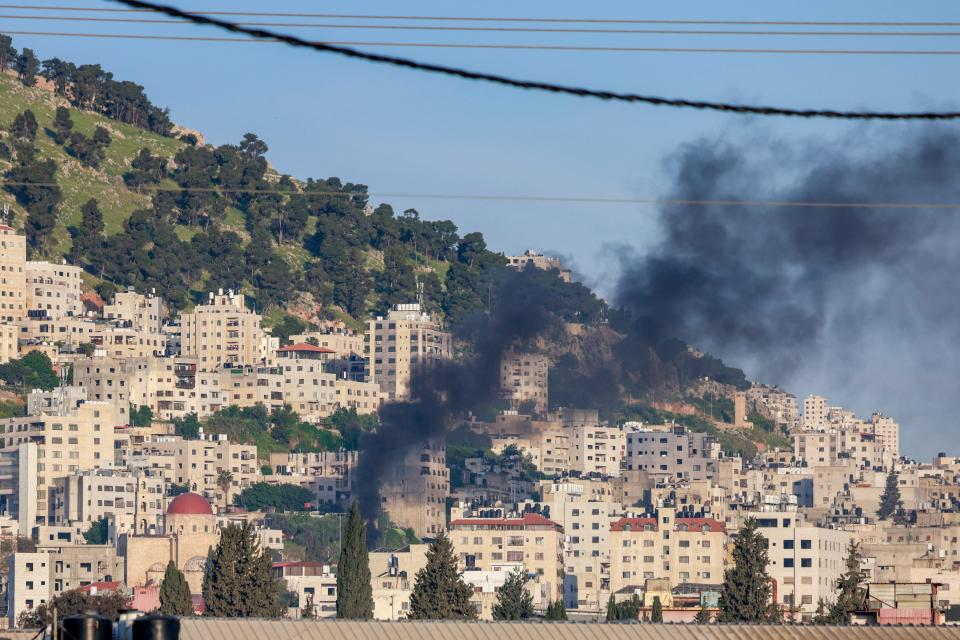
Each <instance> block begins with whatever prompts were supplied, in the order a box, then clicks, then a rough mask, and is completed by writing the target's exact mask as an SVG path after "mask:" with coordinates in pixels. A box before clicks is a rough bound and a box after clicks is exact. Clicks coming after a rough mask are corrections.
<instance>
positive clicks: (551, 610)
mask: <svg viewBox="0 0 960 640" xmlns="http://www.w3.org/2000/svg"><path fill="white" fill-rule="evenodd" d="M544 618H546V619H547V620H566V619H567V607H566V605H565V604H564V603H563V598H559V599H558V600H555V601H551V602H550V604H548V605H547V612H546V614H545V615H544Z"/></svg>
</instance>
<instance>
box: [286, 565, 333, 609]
mask: <svg viewBox="0 0 960 640" xmlns="http://www.w3.org/2000/svg"><path fill="white" fill-rule="evenodd" d="M273 575H274V577H275V578H278V579H280V580H283V581H285V582H286V585H287V592H289V593H295V594H297V609H299V610H300V611H303V609H304V608H306V607H307V606H311V605H312V606H313V612H314V617H315V618H316V619H319V620H332V619H333V618H336V617H337V575H336V574H335V573H333V571H331V570H330V565H328V564H324V563H322V562H309V561H300V562H274V563H273ZM297 613H298V614H299V611H298V612H297Z"/></svg>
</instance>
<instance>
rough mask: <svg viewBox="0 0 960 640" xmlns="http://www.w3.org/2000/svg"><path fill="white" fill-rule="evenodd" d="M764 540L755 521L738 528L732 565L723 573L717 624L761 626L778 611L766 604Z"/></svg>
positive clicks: (767, 590) (766, 576) (772, 604)
mask: <svg viewBox="0 0 960 640" xmlns="http://www.w3.org/2000/svg"><path fill="white" fill-rule="evenodd" d="M769 562H770V560H769V556H768V555H767V541H766V539H765V538H764V537H763V536H762V535H761V534H760V532H759V531H758V527H757V521H756V520H754V519H753V518H748V519H747V520H746V521H745V522H744V523H743V525H742V526H741V527H740V531H739V532H738V533H737V537H736V540H735V541H734V547H733V566H732V567H730V568H729V569H727V570H725V571H724V572H723V590H722V591H721V593H720V612H719V614H718V615H717V620H718V621H719V622H728V623H729V622H741V623H752V624H762V623H767V622H773V621H775V620H776V619H777V613H778V608H777V606H776V603H772V602H771V601H770V596H771V586H770V576H768V575H767V565H768V564H769Z"/></svg>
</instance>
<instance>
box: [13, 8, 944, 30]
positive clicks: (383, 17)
mask: <svg viewBox="0 0 960 640" xmlns="http://www.w3.org/2000/svg"><path fill="white" fill-rule="evenodd" d="M0 9H32V10H36V11H92V12H102V13H144V12H157V11H159V10H158V9H155V8H133V9H106V8H103V7H70V6H56V5H29V4H26V5H25V4H0ZM191 13H193V14H203V15H222V16H256V17H275V18H329V19H346V20H421V21H438V22H543V23H558V24H686V25H698V24H708V25H756V26H823V27H960V22H947V21H927V22H916V21H862V20H861V21H836V20H834V21H823V20H819V21H818V20H686V19H684V20H677V19H631V18H529V17H486V16H430V15H370V14H347V13H303V12H297V13H293V12H279V11H208V10H205V9H196V10H193V11H192V12H191Z"/></svg>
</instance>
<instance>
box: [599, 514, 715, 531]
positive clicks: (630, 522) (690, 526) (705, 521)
mask: <svg viewBox="0 0 960 640" xmlns="http://www.w3.org/2000/svg"><path fill="white" fill-rule="evenodd" d="M674 525H675V526H674V530H677V529H679V528H680V527H686V530H688V531H698V530H702V529H703V527H708V528H709V530H710V532H711V533H717V532H722V531H726V527H725V526H724V524H723V523H722V522H720V521H719V520H714V519H713V518H676V519H675V522H674ZM648 526H649V527H651V528H652V530H653V531H657V530H659V526H658V523H657V519H656V518H620V519H619V520H617V521H615V522H611V523H610V531H627V527H629V528H630V530H632V531H643V530H644V528H646V527H648Z"/></svg>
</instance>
